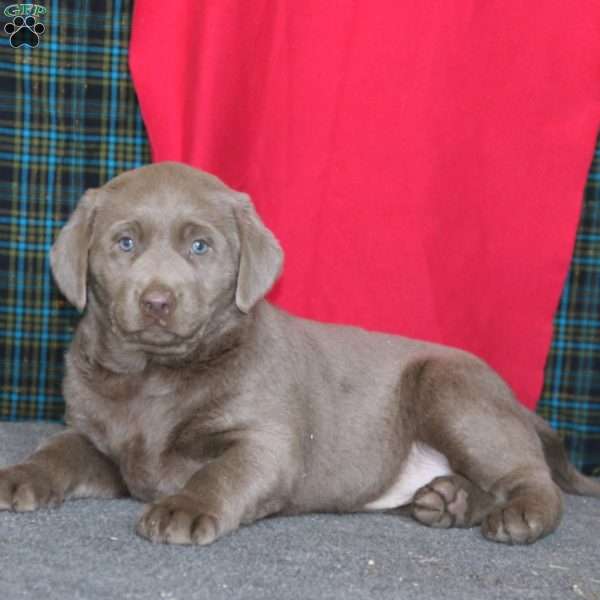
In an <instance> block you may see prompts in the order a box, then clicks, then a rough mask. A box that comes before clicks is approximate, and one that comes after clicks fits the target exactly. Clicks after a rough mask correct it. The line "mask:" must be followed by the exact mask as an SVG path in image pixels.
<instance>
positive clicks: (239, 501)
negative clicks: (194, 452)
mask: <svg viewBox="0 0 600 600" xmlns="http://www.w3.org/2000/svg"><path fill="white" fill-rule="evenodd" d="M283 454H285V453H282V455H283ZM282 455H280V456H279V457H278V456H276V455H275V453H274V452H273V449H272V448H270V449H269V448H264V447H263V448H261V447H260V446H255V445H253V444H252V443H244V442H242V443H238V444H237V445H235V446H233V447H231V448H229V449H228V450H226V451H225V452H224V454H222V455H221V456H220V457H219V458H218V459H216V460H214V461H212V462H210V463H208V464H207V465H205V466H204V467H202V468H200V469H199V470H198V471H197V472H196V473H195V474H194V475H193V476H192V477H191V478H190V479H189V481H188V482H187V483H186V485H185V486H184V488H183V489H182V490H181V492H180V493H178V494H174V495H170V496H165V497H163V498H161V499H159V500H158V501H156V502H154V503H152V504H149V505H147V506H146V508H145V510H144V512H143V514H142V516H141V518H140V520H139V521H138V524H137V527H136V531H137V533H138V534H139V535H141V536H142V537H145V538H147V539H149V540H150V541H153V542H162V543H170V544H202V545H204V544H210V543H211V542H213V541H214V540H216V539H217V538H219V537H221V536H223V535H224V534H226V533H228V532H230V531H233V530H234V529H237V528H238V527H239V525H240V523H251V522H253V521H254V520H256V519H258V518H261V517H263V516H266V515H268V514H272V513H274V512H276V511H277V510H279V509H280V506H281V503H282V501H283V498H284V497H285V494H286V493H287V492H286V490H287V489H288V488H289V477H290V476H291V473H289V472H286V469H284V468H282V466H281V464H282V462H285V460H284V459H283V456H282ZM277 458H281V459H282V460H281V462H278V461H277ZM286 481H287V483H286Z"/></svg>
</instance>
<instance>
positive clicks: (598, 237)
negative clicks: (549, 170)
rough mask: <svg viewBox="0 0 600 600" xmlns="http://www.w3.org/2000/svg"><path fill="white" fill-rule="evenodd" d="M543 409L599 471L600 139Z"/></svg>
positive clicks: (579, 457)
mask: <svg viewBox="0 0 600 600" xmlns="http://www.w3.org/2000/svg"><path fill="white" fill-rule="evenodd" d="M538 412H539V414H541V415H542V416H543V417H544V418H546V419H547V420H548V421H549V422H550V424H551V425H552V427H554V429H557V430H558V431H559V432H560V433H561V434H563V436H564V440H565V445H566V447H567V448H568V450H569V453H570V457H571V460H572V461H573V463H574V464H575V465H576V466H577V467H578V468H579V469H581V470H582V471H583V472H585V473H588V474H591V475H600V138H598V144H597V146H596V152H595V155H594V160H593V162H592V166H591V169H590V173H589V177H588V182H587V187H586V190H585V199H584V205H583V210H582V215H581V221H580V224H579V229H578V232H577V241H576V243H575V252H574V255H573V261H572V263H571V270H570V272H569V276H568V278H567V282H566V284H565V287H564V290H563V294H562V298H561V300H560V304H559V307H558V311H557V313H556V315H555V316H554V338H553V340H552V349H551V351H550V355H549V356H548V362H547V363H546V373H545V378H544V391H543V393H542V398H541V400H540V403H539V405H538Z"/></svg>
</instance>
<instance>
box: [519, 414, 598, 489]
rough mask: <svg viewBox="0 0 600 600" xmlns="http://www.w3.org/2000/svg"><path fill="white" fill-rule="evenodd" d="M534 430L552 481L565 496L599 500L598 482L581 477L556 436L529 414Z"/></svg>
mask: <svg viewBox="0 0 600 600" xmlns="http://www.w3.org/2000/svg"><path fill="white" fill-rule="evenodd" d="M530 416H531V417H532V418H533V424H534V426H535V430H536V432H537V434H538V436H539V438H540V440H541V442H542V445H543V447H544V456H545V458H546V462H547V463H548V466H549V467H550V470H551V471H552V479H554V481H555V482H556V484H557V485H558V486H559V487H560V488H561V489H562V490H563V491H564V492H566V493H567V494H576V495H578V496H592V497H594V498H600V481H596V480H595V479H593V478H592V477H586V476H585V475H582V474H581V473H580V472H579V471H578V470H577V469H576V468H575V467H574V466H573V465H572V464H571V463H570V462H569V458H568V456H567V452H566V450H565V448H564V446H563V443H562V440H561V439H560V437H559V436H558V434H557V433H556V432H555V431H554V430H553V429H552V428H551V427H550V426H549V425H548V424H547V423H546V421H544V419H542V418H541V417H539V416H538V415H536V414H534V413H530Z"/></svg>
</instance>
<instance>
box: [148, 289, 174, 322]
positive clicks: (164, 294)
mask: <svg viewBox="0 0 600 600" xmlns="http://www.w3.org/2000/svg"><path fill="white" fill-rule="evenodd" d="M140 308H141V309H142V313H144V314H145V315H147V316H149V317H153V318H155V319H165V318H166V317H168V316H169V315H170V314H171V313H172V312H173V311H174V310H175V296H174V295H173V292H172V291H171V290H169V289H167V288H163V287H155V288H150V289H148V290H146V291H145V292H144V293H143V294H142V295H141V296H140Z"/></svg>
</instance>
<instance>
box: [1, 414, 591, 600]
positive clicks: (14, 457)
mask: <svg viewBox="0 0 600 600" xmlns="http://www.w3.org/2000/svg"><path fill="white" fill-rule="evenodd" d="M56 429H57V428H56V427H55V426H52V425H43V424H9V423H0V465H7V464H12V463H14V462H16V461H19V460H21V459H22V458H24V457H25V456H26V455H27V454H28V453H29V452H31V451H32V450H33V448H34V447H35V446H36V445H37V444H38V443H39V441H40V440H41V439H43V438H44V437H46V436H47V435H49V434H50V433H52V432H53V431H54V430H56ZM141 508H142V506H141V504H140V503H138V502H135V501H133V500H128V499H127V500H110V501H107V500H103V501H99V500H78V501H73V502H67V503H65V504H64V505H63V506H62V507H61V508H59V509H54V510H43V511H39V512H36V513H27V514H11V513H6V512H2V513H0V598H1V599H2V600H19V599H25V598H28V599H29V598H34V599H40V600H54V599H68V600H76V599H86V600H88V599H89V600H95V599H104V598H106V599H111V600H112V599H114V600H120V599H131V600H137V599H140V600H141V599H144V600H145V599H149V598H152V599H157V600H194V599H207V600H221V599H227V600H231V599H236V598H244V599H246V598H248V599H263V598H264V599H269V598H273V599H277V600H288V599H289V600H292V599H298V600H307V599H323V600H329V599H343V600H354V599H369V600H371V599H373V600H376V599H378V598H395V599H403V598H410V599H411V600H417V599H421V598H423V599H444V600H471V599H477V600H482V599H486V600H487V599H496V598H497V599H502V600H507V599H512V598H526V599H544V600H549V599H557V600H558V599H560V600H565V599H568V598H574V599H582V598H583V599H586V600H600V501H599V500H593V499H587V498H574V497H569V498H568V499H567V505H566V511H565V516H564V519H563V523H562V525H561V527H560V528H559V530H558V531H557V532H556V533H555V534H554V535H551V536H549V537H547V538H545V539H543V540H541V541H540V542H538V543H536V544H534V545H532V546H526V547H507V546H504V545H501V544H494V543H491V542H488V541H486V540H484V539H483V538H482V537H481V535H480V533H479V531H478V530H476V529H474V530H446V531H439V530H433V529H428V528H426V527H423V526H421V525H418V524H417V523H414V522H413V521H411V520H410V519H408V518H404V517H398V516H394V515H384V514H357V515H344V516H338V515H307V516H302V517H286V518H272V519H266V520H264V521H261V522H260V523H258V524H255V525H252V526H250V527H244V528H242V529H241V530H239V531H238V532H236V533H234V534H231V535H229V536H227V537H225V538H223V539H222V540H219V541H217V542H216V543H214V544H212V545H210V546H208V547H188V546H168V545H153V544H151V543H149V542H147V541H145V540H143V539H140V538H139V537H137V536H136V535H135V533H134V531H133V527H134V524H135V522H136V520H137V517H138V515H139V513H140V511H141Z"/></svg>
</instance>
